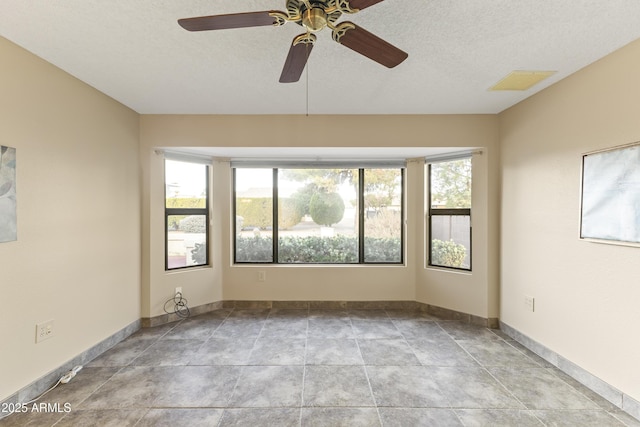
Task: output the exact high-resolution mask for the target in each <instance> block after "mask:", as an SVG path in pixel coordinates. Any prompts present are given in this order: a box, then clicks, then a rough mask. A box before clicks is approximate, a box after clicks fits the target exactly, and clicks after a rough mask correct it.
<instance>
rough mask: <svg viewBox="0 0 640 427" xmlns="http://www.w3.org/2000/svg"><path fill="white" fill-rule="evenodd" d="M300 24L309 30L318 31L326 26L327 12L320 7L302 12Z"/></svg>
mask: <svg viewBox="0 0 640 427" xmlns="http://www.w3.org/2000/svg"><path fill="white" fill-rule="evenodd" d="M302 25H304V27H305V28H306V29H307V30H309V31H320V30H322V29H323V28H324V27H326V26H327V13H326V12H325V11H324V9H322V8H320V7H315V6H314V7H312V8H311V9H307V10H305V11H304V12H302Z"/></svg>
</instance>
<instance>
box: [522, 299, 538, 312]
mask: <svg viewBox="0 0 640 427" xmlns="http://www.w3.org/2000/svg"><path fill="white" fill-rule="evenodd" d="M535 303H536V299H535V298H534V297H532V296H529V295H525V296H524V305H525V306H526V307H527V309H529V311H531V312H533V311H536V310H535V309H536V306H535Z"/></svg>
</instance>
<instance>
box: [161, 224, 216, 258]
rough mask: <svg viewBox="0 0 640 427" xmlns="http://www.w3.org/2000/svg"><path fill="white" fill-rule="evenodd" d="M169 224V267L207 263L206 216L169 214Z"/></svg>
mask: <svg viewBox="0 0 640 427" xmlns="http://www.w3.org/2000/svg"><path fill="white" fill-rule="evenodd" d="M167 224H168V225H167V228H168V229H167V268H168V269H172V268H180V267H188V266H193V265H204V264H206V263H207V229H206V216H205V215H188V216H185V215H169V216H167Z"/></svg>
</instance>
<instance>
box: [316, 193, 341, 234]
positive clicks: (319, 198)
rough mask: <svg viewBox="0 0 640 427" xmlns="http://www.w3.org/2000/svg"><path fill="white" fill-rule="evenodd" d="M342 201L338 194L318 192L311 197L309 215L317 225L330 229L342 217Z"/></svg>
mask: <svg viewBox="0 0 640 427" xmlns="http://www.w3.org/2000/svg"><path fill="white" fill-rule="evenodd" d="M344 209H345V206H344V201H343V200H342V197H340V195H339V194H338V193H325V192H318V193H316V194H314V195H313V197H311V202H310V203H309V213H310V214H311V219H313V222H315V223H316V224H318V225H325V226H327V227H331V226H332V225H333V224H335V223H338V222H340V221H341V220H342V217H343V216H344Z"/></svg>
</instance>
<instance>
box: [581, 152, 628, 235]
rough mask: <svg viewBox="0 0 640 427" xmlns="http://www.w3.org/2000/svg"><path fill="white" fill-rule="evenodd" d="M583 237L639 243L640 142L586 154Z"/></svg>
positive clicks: (583, 179) (584, 163)
mask: <svg viewBox="0 0 640 427" xmlns="http://www.w3.org/2000/svg"><path fill="white" fill-rule="evenodd" d="M581 219H582V221H581V230H580V237H582V238H588V239H600V240H606V241H610V242H627V243H633V244H635V243H640V144H633V145H631V146H626V147H622V148H616V149H611V150H607V151H601V152H596V153H593V154H587V155H585V156H583V164H582V218H581Z"/></svg>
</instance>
